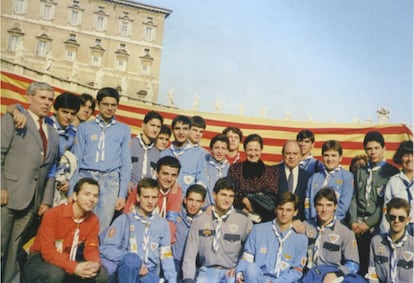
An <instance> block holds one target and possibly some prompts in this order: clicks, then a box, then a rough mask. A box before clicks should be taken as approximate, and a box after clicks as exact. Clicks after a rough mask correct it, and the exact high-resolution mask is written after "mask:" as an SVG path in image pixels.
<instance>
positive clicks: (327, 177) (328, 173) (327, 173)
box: [322, 165, 342, 188]
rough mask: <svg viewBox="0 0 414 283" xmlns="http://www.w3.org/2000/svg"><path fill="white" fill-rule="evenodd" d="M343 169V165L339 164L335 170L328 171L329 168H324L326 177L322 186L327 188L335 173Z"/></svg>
mask: <svg viewBox="0 0 414 283" xmlns="http://www.w3.org/2000/svg"><path fill="white" fill-rule="evenodd" d="M341 169H342V166H341V165H339V166H338V167H336V168H335V169H334V170H332V171H330V172H328V170H326V169H324V171H325V179H324V180H323V183H322V188H325V187H326V186H327V185H328V184H329V180H330V179H331V178H332V177H333V175H335V173H336V172H338V171H340V170H341Z"/></svg>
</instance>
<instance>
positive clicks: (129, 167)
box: [1, 82, 414, 283]
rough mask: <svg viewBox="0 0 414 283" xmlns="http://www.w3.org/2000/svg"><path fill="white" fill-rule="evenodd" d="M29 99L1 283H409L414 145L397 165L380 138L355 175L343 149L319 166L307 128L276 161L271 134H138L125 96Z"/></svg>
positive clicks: (14, 140) (8, 127) (16, 116)
mask: <svg viewBox="0 0 414 283" xmlns="http://www.w3.org/2000/svg"><path fill="white" fill-rule="evenodd" d="M27 100H28V104H29V106H28V108H27V109H24V108H23V107H21V106H20V105H10V106H9V107H8V108H7V112H8V113H6V114H5V115H4V116H3V117H2V118H1V124H2V133H1V135H2V142H1V148H2V151H1V154H2V159H1V160H2V162H1V166H2V167H1V169H2V188H1V219H2V223H1V225H2V232H1V233H2V247H1V256H2V282H21V281H22V282H119V283H122V282H161V281H162V280H166V281H168V282H208V281H210V282H238V283H241V282H246V283H247V282H366V281H369V282H393V283H400V282H411V280H412V275H413V262H414V238H413V230H414V229H413V228H414V217H412V216H413V213H414V201H413V198H412V195H413V193H414V192H413V187H414V186H413V180H414V177H413V144H412V141H411V140H408V141H403V142H402V143H401V144H400V147H399V148H398V149H397V151H396V152H395V155H394V158H393V161H394V163H395V164H396V165H398V166H400V167H401V170H400V169H399V168H397V167H395V166H394V165H392V164H391V163H389V162H387V161H386V160H385V158H384V153H385V141H384V138H383V136H382V134H381V133H379V132H377V131H371V132H368V133H367V134H366V135H365V137H364V140H363V149H362V148H361V151H362V150H364V152H365V154H364V155H361V156H357V157H356V158H355V160H353V162H352V164H351V166H350V168H351V170H352V172H349V171H347V170H345V168H344V167H343V166H342V165H341V161H342V155H343V148H342V146H341V144H340V142H339V141H336V140H329V141H326V142H324V143H323V145H322V151H321V160H318V159H316V158H315V157H313V156H312V149H313V145H314V143H315V137H314V134H313V133H312V132H311V131H310V130H302V131H300V132H299V133H298V134H297V136H296V139H295V140H287V141H286V142H285V143H284V145H283V148H282V156H283V160H282V161H281V162H280V163H278V164H277V165H268V164H265V162H263V161H262V159H261V154H262V150H263V147H264V142H263V138H262V137H261V136H260V135H258V134H250V135H248V136H246V137H244V139H243V133H242V131H241V130H240V129H239V128H237V127H235V126H228V127H226V128H225V129H223V131H222V133H219V134H217V135H215V136H214V137H212V138H211V141H210V145H209V150H207V149H205V148H204V147H202V146H201V145H200V141H201V139H202V137H203V133H204V131H205V129H206V127H207V125H206V121H205V120H204V119H203V118H202V117H201V116H193V117H187V116H184V115H178V116H176V117H175V118H174V119H173V120H172V123H171V128H170V127H168V126H167V125H165V124H164V119H163V117H162V115H161V114H160V113H158V112H156V111H149V112H148V113H146V115H145V117H144V119H143V121H142V125H141V128H142V131H141V133H140V134H138V135H137V136H135V137H131V132H130V129H129V127H128V125H126V124H123V123H122V122H120V121H118V120H117V119H116V117H115V113H116V110H117V107H118V105H119V100H120V96H119V94H118V92H117V90H116V89H114V88H110V87H105V88H102V89H100V90H99V91H98V93H97V95H96V100H95V99H94V98H93V97H92V96H90V95H88V94H82V95H80V96H78V95H75V94H72V93H69V92H64V93H62V94H60V95H58V96H57V97H56V99H54V90H53V88H52V87H51V86H50V85H48V84H46V83H42V82H34V83H32V84H30V85H29V87H28V89H27ZM52 105H53V108H54V114H53V115H52V116H51V117H48V114H49V112H50V110H51V107H52ZM95 106H96V107H97V115H96V117H95V118H92V117H91V115H92V114H93V112H94V110H95ZM171 136H172V137H173V139H172V141H170V139H171ZM241 143H243V148H244V151H241V150H240V144H241ZM37 217H41V222H40V226H39V227H38V229H36V230H37V233H36V235H35V238H34V239H33V238H32V239H31V241H29V242H27V241H28V240H29V239H30V238H31V236H33V232H32V231H33V229H32V228H33V223H34V221H33V220H34V219H36V218H37ZM26 242H27V243H26ZM24 244H26V245H25V247H26V246H29V248H27V250H28V256H27V258H22V257H21V250H22V248H23V245H24ZM160 280H161V281H160Z"/></svg>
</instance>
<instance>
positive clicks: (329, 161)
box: [322, 149, 342, 172]
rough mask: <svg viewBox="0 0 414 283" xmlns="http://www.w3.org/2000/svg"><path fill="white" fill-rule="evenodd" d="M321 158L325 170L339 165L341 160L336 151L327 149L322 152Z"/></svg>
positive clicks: (330, 169)
mask: <svg viewBox="0 0 414 283" xmlns="http://www.w3.org/2000/svg"><path fill="white" fill-rule="evenodd" d="M322 159H323V164H324V165H325V168H326V170H327V171H328V172H330V171H332V170H334V169H336V168H337V167H338V166H339V164H340V163H341V160H342V156H341V155H339V152H338V151H336V150H333V149H329V150H326V151H325V152H324V153H323V155H322Z"/></svg>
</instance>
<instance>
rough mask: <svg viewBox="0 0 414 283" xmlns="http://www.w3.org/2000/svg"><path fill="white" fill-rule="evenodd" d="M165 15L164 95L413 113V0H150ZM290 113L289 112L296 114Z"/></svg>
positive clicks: (322, 115) (203, 107) (327, 114)
mask: <svg viewBox="0 0 414 283" xmlns="http://www.w3.org/2000/svg"><path fill="white" fill-rule="evenodd" d="M139 2H142V3H146V4H150V5H155V6H159V7H163V8H167V9H171V10H172V11H173V12H172V14H171V15H170V16H169V17H168V18H167V20H166V23H165V33H164V41H163V45H164V49H163V55H162V62H161V78H160V91H159V102H160V103H164V104H168V99H167V92H168V91H169V90H170V89H173V90H174V103H175V105H176V106H177V107H179V108H183V109H192V108H193V103H194V100H195V96H198V97H199V101H200V106H199V110H200V111H204V112H215V103H216V102H217V101H218V100H219V101H220V102H221V104H222V108H221V109H222V110H221V111H222V112H223V113H228V114H236V115H238V114H239V113H240V109H241V108H244V111H243V113H244V115H245V116H254V117H259V116H261V115H265V117H267V118H274V119H279V120H284V119H285V118H286V117H287V115H289V116H290V118H291V119H292V120H298V121H306V120H307V119H309V118H310V117H311V119H312V120H313V121H315V122H337V123H352V122H354V121H356V120H358V121H360V123H366V121H367V120H368V119H372V120H373V121H374V122H376V121H377V114H376V111H377V109H379V108H380V107H386V108H388V109H390V110H391V116H390V120H389V122H390V123H401V122H405V123H407V124H409V125H412V120H413V98H412V97H413V71H412V66H413V56H412V54H413V1H412V0H398V1H395V0H342V1H339V0H311V1H309V0H256V1H241V0H238V1H237V0H221V1H219V0H203V1H201V0H191V1H185V0H168V1H167V0H164V1H162V0H143V1H139ZM288 113H289V114H288Z"/></svg>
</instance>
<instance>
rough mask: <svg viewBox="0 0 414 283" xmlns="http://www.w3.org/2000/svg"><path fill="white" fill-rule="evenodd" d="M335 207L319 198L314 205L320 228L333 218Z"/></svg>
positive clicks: (324, 199)
mask: <svg viewBox="0 0 414 283" xmlns="http://www.w3.org/2000/svg"><path fill="white" fill-rule="evenodd" d="M335 210H336V205H335V203H334V202H333V201H330V200H328V199H326V198H324V197H323V198H321V199H319V200H318V201H317V203H316V214H317V215H318V220H319V223H320V224H321V226H324V225H326V224H329V223H330V222H331V221H332V220H333V218H334V216H335Z"/></svg>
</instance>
